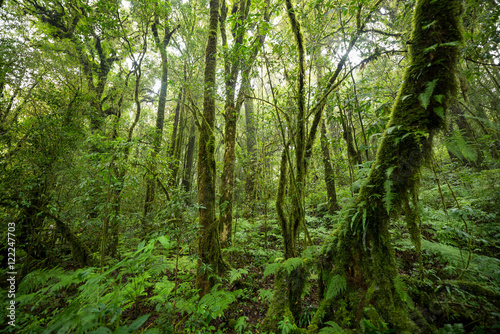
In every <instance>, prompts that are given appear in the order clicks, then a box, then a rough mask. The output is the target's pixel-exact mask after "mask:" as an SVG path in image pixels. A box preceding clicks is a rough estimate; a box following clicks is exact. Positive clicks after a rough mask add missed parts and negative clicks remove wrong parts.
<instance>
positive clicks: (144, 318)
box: [128, 314, 149, 333]
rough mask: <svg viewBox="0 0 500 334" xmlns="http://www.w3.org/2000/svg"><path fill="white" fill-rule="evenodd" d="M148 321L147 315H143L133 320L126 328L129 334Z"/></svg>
mask: <svg viewBox="0 0 500 334" xmlns="http://www.w3.org/2000/svg"><path fill="white" fill-rule="evenodd" d="M148 319H149V314H145V315H143V316H141V317H139V318H137V319H135V320H134V322H133V323H131V324H130V326H128V330H129V333H133V332H135V331H136V330H138V329H139V327H141V326H142V325H143V324H144V323H145V322H146V321H147V320H148Z"/></svg>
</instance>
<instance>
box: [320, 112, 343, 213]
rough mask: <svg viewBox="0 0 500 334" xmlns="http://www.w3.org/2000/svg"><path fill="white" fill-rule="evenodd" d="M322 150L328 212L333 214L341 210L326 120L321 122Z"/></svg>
mask: <svg viewBox="0 0 500 334" xmlns="http://www.w3.org/2000/svg"><path fill="white" fill-rule="evenodd" d="M321 152H322V154H323V167H324V169H325V184H326V194H327V196H328V212H329V213H330V215H333V214H334V213H335V211H338V210H340V207H339V204H338V202H337V192H336V190H335V171H334V170H333V166H332V163H331V159H330V150H329V148H328V139H327V137H326V126H325V121H324V120H323V121H322V122H321Z"/></svg>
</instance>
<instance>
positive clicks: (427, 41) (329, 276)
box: [311, 0, 462, 333]
mask: <svg viewBox="0 0 500 334" xmlns="http://www.w3.org/2000/svg"><path fill="white" fill-rule="evenodd" d="M461 12H462V3H461V1H460V0H442V1H435V0H419V1H418V2H417V6H416V9H415V15H414V19H413V33H412V39H411V40H412V43H411V45H410V50H409V66H408V67H407V69H406V72H405V76H404V81H403V85H402V87H401V88H400V91H399V94H398V97H397V99H396V102H395V104H394V107H393V110H392V113H391V118H390V122H389V125H388V129H387V131H386V132H385V134H384V137H383V139H382V142H381V144H380V146H379V149H378V151H377V157H376V162H375V164H374V166H373V168H372V169H371V172H370V174H369V176H368V180H367V181H366V183H365V184H364V185H363V186H362V187H361V190H360V192H359V195H358V197H357V199H356V202H355V203H354V204H353V206H352V208H351V210H350V211H349V213H348V215H347V216H346V218H345V219H344V220H343V222H342V223H341V226H340V227H339V228H338V229H337V230H336V232H335V233H334V234H333V235H332V237H331V238H330V239H329V240H327V241H326V242H325V244H324V247H323V250H322V253H323V254H322V256H321V258H322V263H321V267H322V268H323V272H322V274H321V275H322V282H323V284H324V286H326V285H327V283H329V284H330V285H331V284H332V282H334V283H335V282H337V281H343V282H344V283H343V284H342V289H341V290H343V289H345V292H344V293H342V294H338V295H337V296H334V297H337V299H334V298H332V291H333V290H332V289H331V288H330V289H327V292H326V293H325V294H324V295H323V301H322V307H323V310H324V308H325V307H326V306H325V305H330V306H328V307H332V308H335V307H336V306H339V305H343V308H344V309H345V310H351V311H350V312H351V313H352V315H351V317H348V318H347V319H352V318H355V319H356V320H358V321H359V320H361V318H363V317H364V318H366V319H368V320H370V321H372V322H374V323H376V322H377V321H379V320H382V321H385V322H388V323H389V324H391V325H392V326H393V327H394V328H395V330H396V332H397V333H409V332H411V331H414V330H415V329H416V326H415V324H414V323H413V322H412V321H411V320H410V316H409V309H408V306H407V305H406V304H405V299H406V298H408V297H404V296H405V292H404V291H403V289H402V288H401V284H398V273H397V268H396V261H395V256H394V248H393V246H392V244H391V241H390V239H391V236H390V234H389V220H390V218H391V217H392V216H394V215H396V214H397V213H398V212H399V211H400V209H401V208H402V209H405V208H408V207H409V205H407V204H408V202H412V200H413V197H414V195H415V193H416V189H417V186H418V173H419V171H420V169H421V167H422V166H423V165H424V163H425V162H426V161H427V160H428V158H429V157H430V156H431V150H432V140H433V137H434V135H435V134H436V132H437V131H438V130H440V129H442V128H443V127H444V124H445V122H444V116H445V111H446V110H447V108H448V107H449V105H450V102H451V100H452V98H453V96H454V94H455V91H456V88H457V83H456V78H455V71H456V65H457V62H458V59H459V47H458V46H459V44H460V41H461V40H462V36H461V32H462V28H461V22H460V15H461ZM413 214H415V213H413ZM410 216H411V215H410ZM410 220H411V221H413V222H415V221H416V220H417V219H410ZM409 230H410V233H411V234H412V240H418V239H419V238H420V235H419V233H420V232H419V230H418V228H417V229H415V228H414V226H413V225H411V226H409ZM346 282H347V283H346ZM337 287H338V284H337ZM339 291H340V290H338V289H337V292H339ZM322 307H320V309H322ZM363 310H365V311H363ZM341 313H342V312H337V313H335V315H334V316H333V319H332V320H335V321H338V322H339V323H341V325H347V324H345V323H343V322H344V321H345V319H346V318H345V317H341V315H340V314H341ZM332 314H333V313H332ZM320 318H321V317H320V316H318V317H317V319H320ZM355 323H356V321H355ZM318 324H319V321H317V322H314V323H313V324H312V325H311V329H314V326H317V325H318ZM316 328H317V327H316Z"/></svg>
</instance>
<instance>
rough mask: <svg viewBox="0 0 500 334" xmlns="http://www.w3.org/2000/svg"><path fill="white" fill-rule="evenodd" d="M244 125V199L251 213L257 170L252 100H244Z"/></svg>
mask: <svg viewBox="0 0 500 334" xmlns="http://www.w3.org/2000/svg"><path fill="white" fill-rule="evenodd" d="M245 121H246V122H245V124H246V135H247V142H246V144H247V145H246V146H247V175H246V181H245V199H246V202H247V204H248V209H249V210H250V211H253V209H254V204H255V176H256V169H257V151H256V149H255V146H256V145H257V123H256V122H257V119H256V118H255V111H254V103H253V99H246V100H245Z"/></svg>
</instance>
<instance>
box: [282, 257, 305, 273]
mask: <svg viewBox="0 0 500 334" xmlns="http://www.w3.org/2000/svg"><path fill="white" fill-rule="evenodd" d="M303 264H304V260H303V259H302V258H300V257H292V258H289V259H288V260H286V261H285V262H284V263H283V267H284V268H285V270H286V271H287V272H288V274H291V273H292V271H294V270H295V269H297V268H299V267H301V266H302V265H303Z"/></svg>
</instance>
